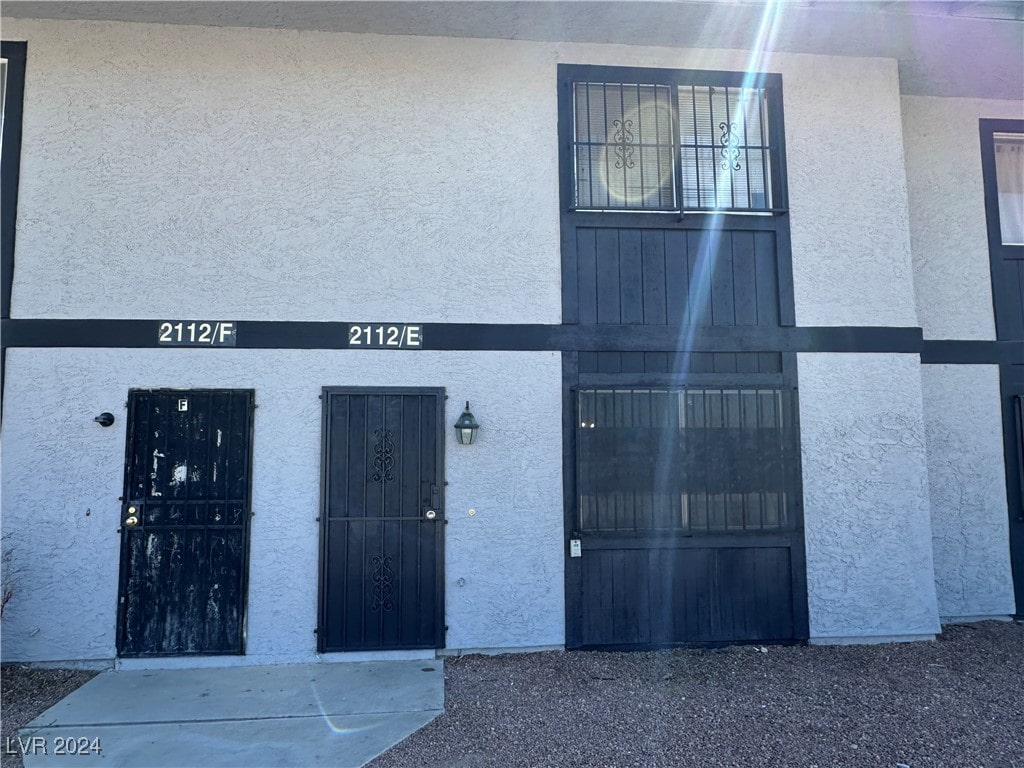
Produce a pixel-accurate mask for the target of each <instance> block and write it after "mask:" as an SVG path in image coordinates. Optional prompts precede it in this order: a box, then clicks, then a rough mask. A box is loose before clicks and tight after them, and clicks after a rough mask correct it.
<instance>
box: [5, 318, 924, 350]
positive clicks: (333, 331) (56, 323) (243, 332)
mask: <svg viewBox="0 0 1024 768" xmlns="http://www.w3.org/2000/svg"><path fill="white" fill-rule="evenodd" d="M177 319H182V318H177ZM206 319H215V318H206ZM224 319H225V320H228V321H230V318H224ZM161 322H163V321H160V320H36V319H33V320H4V321H2V323H0V334H2V340H3V346H4V347H111V348H152V347H159V346H160V345H159V344H158V343H157V337H158V328H159V325H160V323H161ZM361 324H363V325H365V324H366V323H365V322H363V323H361ZM348 326H349V323H336V322H291V321H263V320H241V321H238V322H237V324H236V344H235V348H242V349H347V348H348V334H347V331H348ZM690 330H691V329H689V328H685V327H684V328H681V329H680V328H673V327H668V326H642V325H570V324H567V325H526V324H506V325H497V324H493V325H492V324H485V323H479V324H468V323H466V324H463V323H424V324H422V338H423V346H422V349H425V350H466V351H473V350H476V351H483V350H495V351H515V350H522V351H564V352H572V351H598V352H636V351H662V352H665V351H677V350H681V349H689V350H691V351H696V352H894V353H907V354H915V353H919V352H920V351H921V348H922V334H921V329H920V328H913V327H910V328H905V327H899V328H885V327H845V328H843V327H805V328H790V327H785V328H780V327H761V326H740V327H736V326H734V327H725V326H714V327H701V328H698V329H693V331H694V332H693V338H692V339H690V340H688V336H689V331H690ZM211 349H214V347H211ZM395 351H404V352H412V351H415V350H395Z"/></svg>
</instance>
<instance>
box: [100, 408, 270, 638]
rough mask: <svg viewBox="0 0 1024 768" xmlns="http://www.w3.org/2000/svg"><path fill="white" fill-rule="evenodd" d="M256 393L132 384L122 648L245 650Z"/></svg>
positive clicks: (123, 532)
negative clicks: (145, 387)
mask: <svg viewBox="0 0 1024 768" xmlns="http://www.w3.org/2000/svg"><path fill="white" fill-rule="evenodd" d="M253 400H254V396H253V392H252V391H251V390H146V391H143V390H133V391H132V392H130V393H129V395H128V445H127V453H126V464H125V493H124V504H123V506H122V510H121V583H120V600H119V611H118V615H119V622H118V623H119V631H118V653H119V654H120V655H122V656H160V655H181V654H239V653H242V652H243V642H244V634H245V591H246V567H247V560H248V545H249V514H250V513H249V509H250V482H249V478H250V466H251V454H252V448H251V439H252V414H253Z"/></svg>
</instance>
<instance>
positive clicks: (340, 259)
mask: <svg viewBox="0 0 1024 768" xmlns="http://www.w3.org/2000/svg"><path fill="white" fill-rule="evenodd" d="M4 36H5V37H6V38H8V39H23V38H27V39H28V41H29V57H28V65H27V86H26V104H25V119H24V124H25V136H24V144H23V159H22V182H21V192H20V197H19V220H18V268H17V273H16V278H15V288H14V298H13V314H14V316H18V317H182V316H183V317H213V316H216V317H222V318H228V319H234V320H239V319H247V318H259V319H338V320H416V321H424V322H425V321H451V322H481V321H482V322H558V320H559V318H560V310H559V235H558V201H557V191H558V164H557V141H556V125H557V104H556V98H557V91H556V81H555V68H556V65H557V64H558V63H559V62H571V63H592V64H617V65H627V66H628V65H633V66H650V67H678V68H692V69H719V70H739V71H742V70H746V69H755V70H756V69H761V70H765V71H773V72H780V73H782V75H783V81H784V92H785V113H786V114H785V118H786V125H787V136H786V140H787V151H788V154H789V163H788V170H789V181H790V203H791V208H792V242H793V261H794V272H795V290H796V309H797V321H798V323H800V324H801V325H915V324H916V319H915V313H914V304H913V288H912V281H911V274H910V256H909V235H908V231H907V226H906V207H907V203H906V182H905V179H904V174H903V160H902V158H903V147H902V134H901V131H900V101H899V88H898V80H897V69H896V62H895V61H894V60H888V59H871V58H855V57H849V56H846V57H843V56H817V55H804V54H774V55H772V56H771V57H770V58H769V59H767V60H763V61H762V60H758V59H757V58H756V57H755V56H752V55H751V54H750V53H749V52H747V51H735V50H731V51H725V50H680V49H669V48H654V47H640V46H612V45H592V44H578V43H573V44H556V43H534V42H516V41H508V40H470V39H439V38H425V37H381V36H373V35H347V34H334V33H320V32H296V31H288V30H263V29H239V28H232V29H226V28H212V27H187V26H164V25H157V24H148V25H147V24H124V23H105V22H56V21H33V20H26V19H8V20H5V22H4ZM460 279H466V280H469V281H471V282H472V283H473V284H474V285H476V287H477V289H478V290H479V291H480V293H481V294H482V295H486V296H487V297H488V301H487V302H486V304H481V303H479V302H465V301H463V300H462V299H461V297H459V296H457V295H455V288H456V287H457V285H458V281H459V280H460Z"/></svg>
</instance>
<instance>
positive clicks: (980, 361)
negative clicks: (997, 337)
mask: <svg viewBox="0 0 1024 768" xmlns="http://www.w3.org/2000/svg"><path fill="white" fill-rule="evenodd" d="M921 362H922V363H932V364H943V363H946V364H951V365H952V364H961V365H964V364H975V365H986V364H988V365H1013V364H1017V365H1024V341H980V340H979V341H947V340H935V341H933V340H927V341H925V342H924V347H923V348H922V350H921Z"/></svg>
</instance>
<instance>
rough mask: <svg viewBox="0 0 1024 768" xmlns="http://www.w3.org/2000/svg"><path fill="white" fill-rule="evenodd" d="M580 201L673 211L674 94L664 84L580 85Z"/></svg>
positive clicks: (577, 141)
mask: <svg viewBox="0 0 1024 768" xmlns="http://www.w3.org/2000/svg"><path fill="white" fill-rule="evenodd" d="M573 98H574V102H575V115H576V131H575V136H576V138H575V150H576V203H577V206H578V207H581V208H622V209H645V208H653V209H655V210H658V209H662V210H663V209H671V208H673V207H674V206H675V201H676V189H675V173H674V167H675V166H674V164H673V155H674V153H675V141H674V136H673V119H672V93H671V89H670V88H669V87H668V86H665V85H639V84H637V85H626V84H622V83H575V84H574V93H573Z"/></svg>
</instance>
